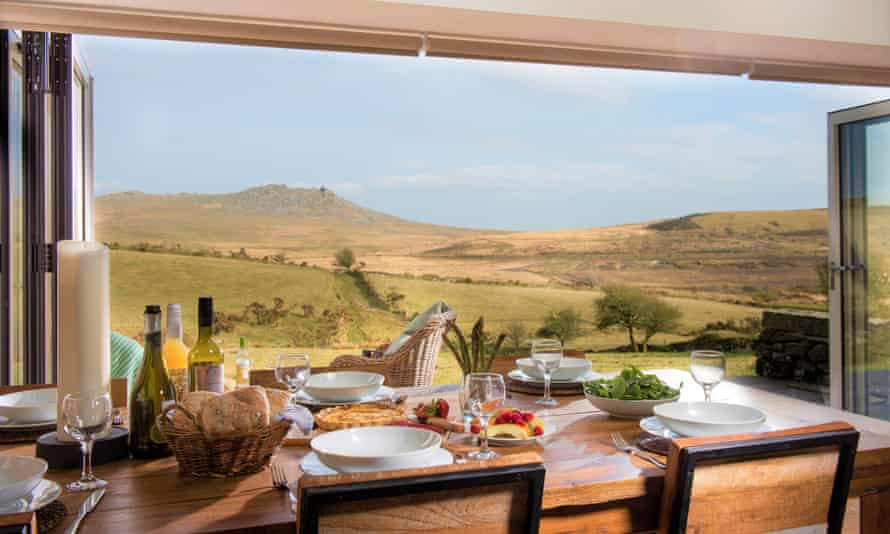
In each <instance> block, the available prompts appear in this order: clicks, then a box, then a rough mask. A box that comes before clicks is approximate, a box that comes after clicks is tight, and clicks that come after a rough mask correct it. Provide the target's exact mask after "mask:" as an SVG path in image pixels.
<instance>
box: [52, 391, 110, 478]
mask: <svg viewBox="0 0 890 534" xmlns="http://www.w3.org/2000/svg"><path fill="white" fill-rule="evenodd" d="M62 422H63V424H64V428H65V432H66V433H67V434H68V435H69V436H71V437H72V438H74V439H76V440H77V441H78V442H80V450H81V451H82V452H83V469H82V470H81V472H80V480H76V481H74V482H71V483H70V484H67V485H66V486H65V487H67V488H68V489H69V490H71V491H88V490H94V489H96V488H103V487H105V486H106V485H107V484H108V483H107V482H105V481H104V480H102V479H100V478H96V477H95V476H93V442H94V441H95V440H97V439H100V438H104V437H105V436H107V435H108V434H109V432H111V395H109V394H108V393H107V392H105V391H98V392H92V393H72V394H69V395H65V398H64V399H62Z"/></svg>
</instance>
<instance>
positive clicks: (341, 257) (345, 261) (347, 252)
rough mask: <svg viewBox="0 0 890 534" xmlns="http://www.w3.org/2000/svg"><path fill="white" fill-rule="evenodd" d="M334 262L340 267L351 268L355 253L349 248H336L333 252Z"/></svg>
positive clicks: (353, 263)
mask: <svg viewBox="0 0 890 534" xmlns="http://www.w3.org/2000/svg"><path fill="white" fill-rule="evenodd" d="M334 262H335V263H336V264H337V265H339V266H340V267H343V268H344V269H347V270H350V269H352V266H353V265H355V253H354V252H353V251H352V249H351V248H344V249H341V250H338V251H337V252H336V253H335V254H334Z"/></svg>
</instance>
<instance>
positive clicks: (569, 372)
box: [516, 357, 590, 380]
mask: <svg viewBox="0 0 890 534" xmlns="http://www.w3.org/2000/svg"><path fill="white" fill-rule="evenodd" d="M516 365H518V366H519V369H520V370H521V371H522V372H523V373H525V374H526V375H528V376H530V377H532V378H537V379H539V380H544V371H542V370H541V368H540V367H538V366H537V365H536V364H535V360H534V359H532V358H520V359H518V360H516ZM589 372H590V360H588V359H587V358H568V357H567V358H563V359H562V361H561V362H560V364H559V369H557V370H556V371H553V374H551V375H550V378H551V379H553V380H574V379H576V378H578V377H581V376H584V375H585V374H587V373H589Z"/></svg>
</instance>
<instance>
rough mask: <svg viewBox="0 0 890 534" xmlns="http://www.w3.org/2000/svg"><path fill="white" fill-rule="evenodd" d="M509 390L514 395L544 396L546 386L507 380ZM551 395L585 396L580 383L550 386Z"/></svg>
mask: <svg viewBox="0 0 890 534" xmlns="http://www.w3.org/2000/svg"><path fill="white" fill-rule="evenodd" d="M507 389H508V390H509V391H512V392H513V393H522V394H525V395H543V394H544V385H543V384H542V385H540V386H539V385H537V384H529V383H527V382H519V381H516V380H511V379H509V378H508V379H507ZM550 394H551V395H552V396H554V397H569V396H577V395H583V394H584V391H583V390H582V385H581V384H580V383H576V382H572V383H568V384H566V383H562V384H559V385H557V383H556V382H553V383H551V384H550Z"/></svg>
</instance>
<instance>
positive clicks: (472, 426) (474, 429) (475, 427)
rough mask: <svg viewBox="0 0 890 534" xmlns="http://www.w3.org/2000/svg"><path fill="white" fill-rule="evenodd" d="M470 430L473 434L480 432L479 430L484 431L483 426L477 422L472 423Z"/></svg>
mask: <svg viewBox="0 0 890 534" xmlns="http://www.w3.org/2000/svg"><path fill="white" fill-rule="evenodd" d="M470 432H472V433H473V434H478V433H479V432H482V427H481V426H479V425H477V424H472V425H470Z"/></svg>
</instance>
